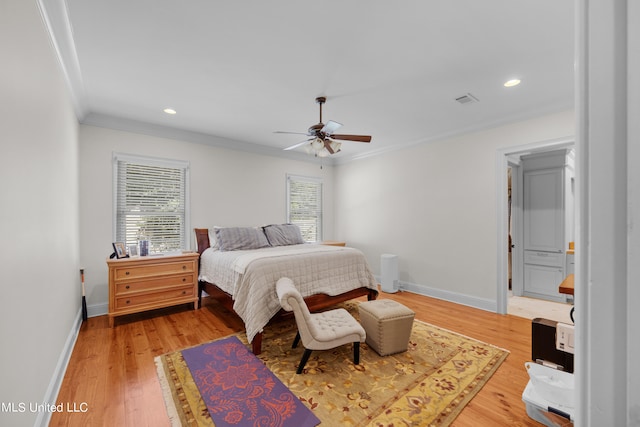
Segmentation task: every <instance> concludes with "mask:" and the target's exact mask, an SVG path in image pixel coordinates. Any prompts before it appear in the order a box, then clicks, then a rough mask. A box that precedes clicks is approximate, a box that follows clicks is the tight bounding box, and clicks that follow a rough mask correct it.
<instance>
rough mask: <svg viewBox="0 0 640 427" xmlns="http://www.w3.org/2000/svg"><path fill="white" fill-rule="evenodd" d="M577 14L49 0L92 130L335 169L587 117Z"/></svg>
mask: <svg viewBox="0 0 640 427" xmlns="http://www.w3.org/2000/svg"><path fill="white" fill-rule="evenodd" d="M573 3H574V2H572V1H557V0H485V1H478V0H447V1H445V0H429V1H427V0H403V1H401V2H389V1H387V0H352V1H345V0H341V1H338V0H324V1H316V2H304V1H299V0H271V1H256V0H249V1H236V2H233V1H213V0H187V1H176V0H40V4H41V7H42V9H43V12H44V15H45V18H46V21H47V24H48V26H49V29H50V31H51V32H52V34H53V36H54V43H55V46H56V49H57V51H58V54H59V56H60V58H61V61H62V63H63V68H64V70H65V74H66V76H67V79H68V81H69V83H70V86H71V88H72V92H73V96H74V102H75V105H76V111H77V114H78V116H79V119H80V121H81V122H82V123H88V124H96V125H101V126H111V127H114V128H122V129H129V130H135V131H141V132H148V133H152V134H159V135H165V136H169V137H179V138H183V139H186V140H194V141H197V142H203V143H209V144H213V145H221V146H226V147H230V148H237V149H242V150H250V151H256V152H263V153H270V154H274V155H278V156H282V157H285V156H292V155H293V156H300V157H308V155H307V154H305V152H304V148H300V149H298V150H296V151H298V152H297V153H294V152H289V151H283V150H282V149H283V148H285V147H288V146H290V145H293V144H295V143H297V142H300V141H301V140H303V139H305V138H304V136H303V135H287V134H277V133H274V131H293V132H306V130H307V128H308V127H309V126H311V125H313V124H315V123H317V122H318V120H319V116H318V105H317V104H316V103H315V98H316V97H318V96H326V97H327V102H326V104H325V105H324V107H323V119H324V120H323V121H324V122H325V123H326V122H327V121H328V120H335V121H337V122H340V123H342V124H343V127H342V128H341V129H340V130H339V132H338V133H345V134H367V135H372V136H373V139H372V141H371V143H370V144H365V143H359V142H349V141H346V142H344V143H343V146H342V151H341V152H340V153H337V154H336V155H334V158H333V160H334V161H336V162H342V161H348V160H350V159H354V158H359V157H363V156H367V155H371V154H377V153H380V152H385V151H388V150H393V149H396V148H401V147H404V146H407V145H411V144H416V143H421V142H428V141H432V140H435V139H438V138H442V137H446V136H452V135H456V134H459V133H462V132H468V131H473V130H478V129H482V128H486V127H490V126H496V125H499V124H504V123H508V122H512V121H516V120H521V119H526V118H529V117H534V116H538V115H542V114H547V113H553V112H557V111H561V110H566V109H570V108H572V107H573V84H574V83H573V82H574V78H573V70H574V64H573V62H574V61H573V51H574V46H573V40H574V25H573V22H574V18H573V14H574V11H573ZM511 78H519V79H521V80H522V83H521V84H520V85H518V86H515V87H512V88H505V87H504V86H503V83H504V82H505V81H507V80H509V79H511ZM466 94H472V95H473V97H475V98H477V100H478V102H473V103H468V104H464V105H463V104H460V103H459V102H457V101H456V98H458V97H460V96H463V95H466ZM167 107H170V108H173V109H175V110H176V111H177V114H175V115H168V114H166V113H164V112H163V109H165V108H167Z"/></svg>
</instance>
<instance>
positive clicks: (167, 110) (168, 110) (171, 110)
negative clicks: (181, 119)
mask: <svg viewBox="0 0 640 427" xmlns="http://www.w3.org/2000/svg"><path fill="white" fill-rule="evenodd" d="M162 111H164V112H165V113H167V114H176V113H177V111H176V110H174V109H173V108H165V109H164V110H162Z"/></svg>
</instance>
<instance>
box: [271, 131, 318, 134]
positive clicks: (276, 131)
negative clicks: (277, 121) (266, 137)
mask: <svg viewBox="0 0 640 427" xmlns="http://www.w3.org/2000/svg"><path fill="white" fill-rule="evenodd" d="M273 133H288V134H291V135H309V133H308V132H285V131H282V130H276V131H274V132H273Z"/></svg>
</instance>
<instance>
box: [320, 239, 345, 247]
mask: <svg viewBox="0 0 640 427" xmlns="http://www.w3.org/2000/svg"><path fill="white" fill-rule="evenodd" d="M320 243H321V244H322V245H327V246H346V242H339V241H337V240H325V241H324V242H320Z"/></svg>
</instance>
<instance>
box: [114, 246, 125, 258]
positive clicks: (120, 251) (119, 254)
mask: <svg viewBox="0 0 640 427" xmlns="http://www.w3.org/2000/svg"><path fill="white" fill-rule="evenodd" d="M113 252H114V253H115V255H116V258H118V259H120V258H127V256H128V255H127V249H126V248H125V246H124V243H123V242H113Z"/></svg>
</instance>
